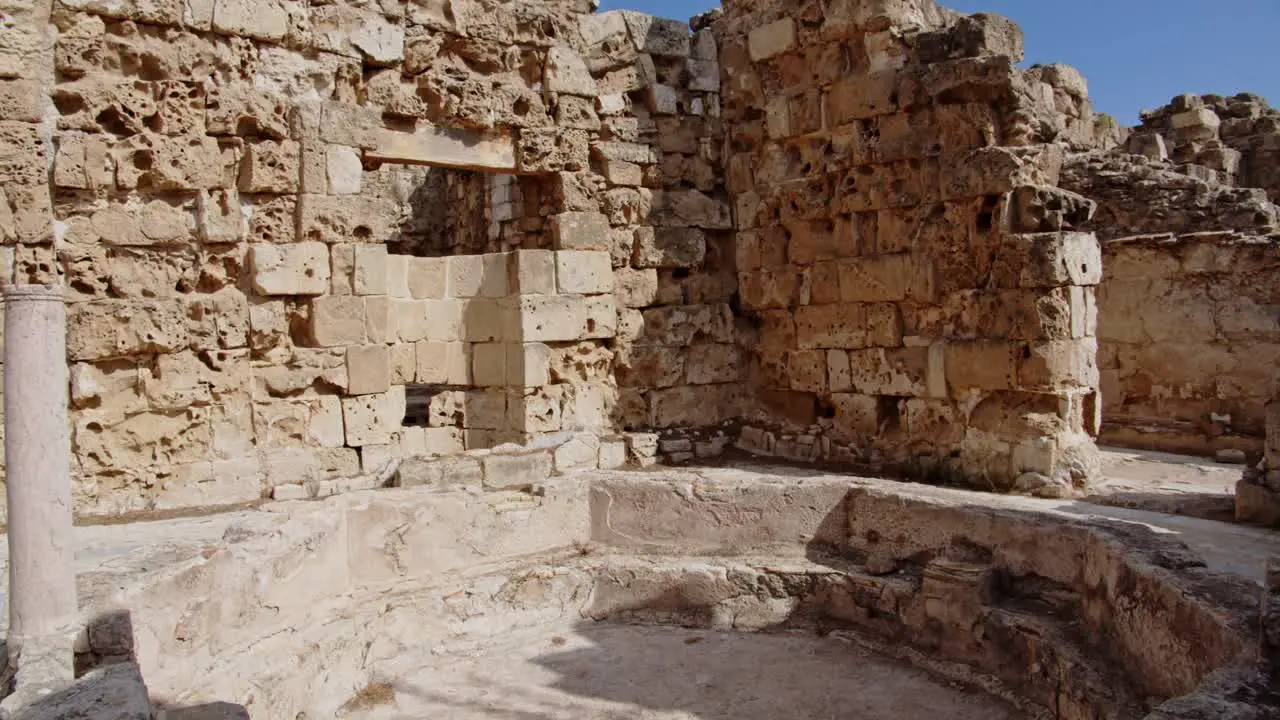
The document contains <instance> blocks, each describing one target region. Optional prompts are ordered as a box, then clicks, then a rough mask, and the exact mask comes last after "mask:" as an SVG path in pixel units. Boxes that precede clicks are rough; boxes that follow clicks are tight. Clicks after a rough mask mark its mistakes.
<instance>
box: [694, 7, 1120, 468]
mask: <svg viewBox="0 0 1280 720" xmlns="http://www.w3.org/2000/svg"><path fill="white" fill-rule="evenodd" d="M715 28H716V32H717V36H718V38H719V40H720V43H721V62H722V63H723V64H724V66H725V77H726V82H727V87H726V88H725V89H724V104H725V107H724V116H725V121H726V122H727V124H728V127H727V132H728V145H729V150H730V152H731V155H730V157H729V167H728V173H729V175H728V179H729V187H730V190H731V191H732V192H733V194H734V198H735V203H736V210H737V218H738V227H739V234H738V238H737V242H738V270H739V273H740V284H741V289H740V297H741V305H742V309H743V311H744V313H745V314H746V315H747V316H748V317H749V318H751V320H752V321H753V322H754V323H755V326H756V330H755V336H754V337H753V339H752V340H751V342H749V343H747V344H748V345H749V346H750V347H751V348H752V350H753V352H752V364H751V371H752V375H751V378H750V383H751V388H752V390H753V400H754V405H753V406H752V408H751V415H750V416H749V420H755V421H758V422H761V423H764V424H770V423H781V424H783V426H784V427H783V428H782V429H781V431H782V432H787V431H793V432H795V431H799V432H804V431H805V429H807V428H809V427H810V426H814V427H817V428H819V429H821V430H822V432H824V433H826V434H828V435H830V436H831V438H829V439H835V440H836V441H838V442H840V443H849V444H850V445H851V446H852V447H853V454H854V455H857V456H861V457H864V458H871V459H873V460H874V459H876V458H882V459H885V460H888V461H890V462H893V463H897V464H902V465H907V466H911V465H913V464H914V465H918V466H924V468H925V469H928V470H929V471H941V472H942V473H943V474H950V475H953V476H955V475H959V476H963V477H966V478H968V479H976V478H984V479H985V480H986V481H987V482H990V483H993V484H996V485H998V486H1005V487H1007V486H1009V485H1012V484H1013V482H1014V480H1015V478H1019V477H1020V476H1025V477H1024V483H1025V482H1030V483H1032V484H1033V485H1049V484H1053V485H1057V486H1060V487H1066V488H1068V489H1069V488H1070V486H1071V484H1072V483H1073V482H1079V481H1080V480H1082V479H1083V478H1084V477H1086V476H1087V475H1088V474H1089V472H1090V468H1091V466H1092V463H1093V451H1094V446H1093V441H1092V438H1091V435H1092V434H1093V433H1095V432H1096V430H1097V426H1098V410H1099V405H1098V402H1097V385H1098V376H1097V366H1096V362H1095V356H1096V340H1095V339H1094V318H1095V307H1096V306H1095V303H1094V288H1093V286H1094V285H1096V284H1097V282H1098V281H1099V280H1100V279H1101V272H1102V267H1101V265H1102V263H1101V256H1100V250H1099V246H1098V243H1097V241H1096V239H1095V238H1094V237H1093V236H1092V235H1090V234H1087V233H1080V232H1074V231H1070V222H1069V220H1070V218H1069V217H1066V216H1067V215H1069V214H1070V213H1067V212H1064V210H1063V207H1064V206H1066V205H1069V204H1070V199H1069V198H1068V197H1067V194H1066V193H1063V192H1061V191H1059V190H1057V189H1056V185H1057V184H1058V180H1059V173H1060V170H1061V166H1062V162H1063V149H1062V148H1063V145H1061V144H1060V143H1063V142H1065V141H1067V140H1068V139H1069V138H1071V137H1074V136H1075V135H1084V134H1087V135H1089V136H1090V137H1092V132H1093V122H1092V117H1091V114H1089V113H1084V114H1085V115H1088V116H1089V117H1088V120H1087V121H1085V120H1083V116H1082V111H1081V103H1080V97H1081V96H1082V95H1083V92H1082V87H1081V83H1073V82H1072V81H1071V80H1072V78H1073V77H1074V78H1078V77H1079V76H1078V74H1075V75H1074V76H1072V75H1071V74H1070V73H1068V72H1065V71H1062V72H1046V71H1045V70H1044V69H1043V68H1042V69H1037V70H1036V71H1034V72H1030V73H1028V72H1024V71H1022V70H1019V69H1018V68H1017V66H1016V63H1017V62H1018V61H1019V60H1020V59H1021V58H1022V36H1021V32H1020V31H1019V30H1018V28H1017V27H1016V26H1015V25H1013V24H1012V23H1010V22H1008V21H1007V20H1004V19H1002V18H997V17H994V16H987V15H976V16H967V17H966V16H956V15H954V14H952V13H949V12H947V11H944V10H942V9H941V8H939V7H938V6H936V5H935V4H933V3H931V2H887V1H881V2H838V1H837V2H826V3H819V2H807V3H800V4H786V3H769V2H748V1H747V0H737V1H734V2H726V3H725V14H724V17H723V18H722V19H720V20H719V21H717V23H716V25H715ZM1084 108H1085V109H1086V110H1087V105H1085V106H1084ZM1073 113H1074V114H1075V116H1076V117H1073ZM771 436H772V434H763V435H760V434H758V435H756V437H757V438H765V439H766V440H767V439H768V438H769V437H771ZM809 442H812V440H810V441H809ZM764 445H765V447H764V448H763V449H764V450H765V451H770V450H772V449H773V448H770V447H769V445H770V443H768V442H767V441H766V442H765V443H764ZM775 447H776V444H775ZM806 447H807V446H806ZM1028 474H1029V475H1028Z"/></svg>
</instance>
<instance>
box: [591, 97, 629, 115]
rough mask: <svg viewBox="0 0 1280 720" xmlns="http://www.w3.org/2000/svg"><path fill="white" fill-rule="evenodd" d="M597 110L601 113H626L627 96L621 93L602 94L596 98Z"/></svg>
mask: <svg viewBox="0 0 1280 720" xmlns="http://www.w3.org/2000/svg"><path fill="white" fill-rule="evenodd" d="M596 110H597V112H599V114H601V115H605V116H614V115H624V114H626V112H627V96H626V95H623V94H621V93H615V94H613V95H601V96H600V97H598V98H596Z"/></svg>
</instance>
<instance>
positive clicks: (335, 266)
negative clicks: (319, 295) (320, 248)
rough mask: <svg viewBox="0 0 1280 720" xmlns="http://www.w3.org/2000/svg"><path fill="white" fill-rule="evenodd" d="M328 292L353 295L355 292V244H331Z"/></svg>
mask: <svg viewBox="0 0 1280 720" xmlns="http://www.w3.org/2000/svg"><path fill="white" fill-rule="evenodd" d="M329 267H330V273H331V277H330V278H329V293H330V294H332V295H353V294H354V293H355V273H356V246H354V245H331V246H330V248H329Z"/></svg>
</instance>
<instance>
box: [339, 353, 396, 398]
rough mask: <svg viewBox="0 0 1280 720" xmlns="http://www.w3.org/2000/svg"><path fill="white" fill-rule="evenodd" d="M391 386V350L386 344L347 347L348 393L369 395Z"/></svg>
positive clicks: (384, 390) (383, 390)
mask: <svg viewBox="0 0 1280 720" xmlns="http://www.w3.org/2000/svg"><path fill="white" fill-rule="evenodd" d="M390 387H391V352H390V350H388V348H387V346H386V345H381V344H379V345H353V346H351V347H348V348H347V393H348V394H351V395H369V394H372V393H383V392H386V391H387V390H388V389H389V388H390Z"/></svg>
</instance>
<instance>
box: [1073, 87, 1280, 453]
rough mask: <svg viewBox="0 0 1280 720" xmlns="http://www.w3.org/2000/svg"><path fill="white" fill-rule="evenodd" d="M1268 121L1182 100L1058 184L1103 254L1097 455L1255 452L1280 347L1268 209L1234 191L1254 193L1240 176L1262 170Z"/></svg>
mask: <svg viewBox="0 0 1280 720" xmlns="http://www.w3.org/2000/svg"><path fill="white" fill-rule="evenodd" d="M1273 115H1274V111H1271V110H1270V109H1269V108H1267V107H1266V104H1265V103H1264V102H1262V101H1261V100H1259V99H1258V98H1255V97H1252V96H1241V97H1238V98H1233V99H1231V100H1223V99H1221V98H1217V99H1214V98H1212V97H1205V98H1196V97H1193V96H1183V97H1180V98H1176V99H1175V100H1174V103H1173V104H1172V105H1170V106H1169V107H1166V108H1162V109H1160V110H1157V111H1153V112H1150V113H1147V114H1145V115H1144V118H1143V125H1142V126H1141V127H1138V128H1134V129H1133V131H1132V134H1131V136H1130V137H1129V139H1128V141H1127V142H1126V143H1125V144H1124V145H1121V146H1118V147H1116V148H1113V149H1111V150H1109V151H1097V150H1094V151H1090V152H1081V153H1077V154H1072V155H1070V156H1069V157H1068V159H1067V162H1066V166H1065V168H1064V171H1063V174H1062V182H1063V185H1064V186H1065V187H1067V188H1069V189H1071V190H1073V191H1075V192H1076V193H1079V194H1080V195H1082V196H1085V197H1087V198H1089V199H1090V200H1093V201H1096V203H1097V206H1098V207H1097V212H1096V214H1095V215H1094V216H1093V217H1092V218H1091V219H1086V218H1084V217H1083V216H1082V217H1081V218H1080V220H1081V222H1080V223H1079V224H1080V227H1082V228H1086V229H1089V230H1093V231H1095V232H1096V233H1097V234H1098V236H1099V237H1100V238H1101V239H1102V243H1103V256H1104V262H1103V268H1104V278H1103V282H1102V286H1101V287H1100V288H1099V291H1098V313H1099V320H1098V324H1099V345H1100V346H1099V364H1100V367H1101V370H1102V390H1103V417H1104V424H1103V437H1104V438H1105V440H1106V441H1107V442H1109V443H1114V444H1119V445H1124V446H1130V447H1138V448H1148V449H1162V450H1170V451H1176V452H1191V453H1195V454H1202V455H1213V454H1214V453H1215V452H1216V451H1222V450H1240V449H1244V450H1248V451H1249V452H1251V453H1255V452H1256V451H1258V450H1260V449H1261V446H1262V439H1263V435H1264V423H1263V415H1264V412H1263V406H1264V405H1265V404H1266V403H1267V402H1268V401H1269V400H1271V399H1272V398H1273V397H1275V380H1274V376H1275V361H1276V350H1277V345H1276V341H1277V339H1278V338H1280V313H1278V312H1277V310H1276V308H1277V307H1278V306H1280V305H1278V304H1277V299H1278V298H1280V296H1277V295H1276V293H1275V292H1274V290H1273V287H1274V286H1275V284H1276V281H1277V279H1280V276H1278V275H1277V268H1278V267H1280V266H1278V265H1277V263H1276V260H1277V253H1280V244H1278V243H1280V206H1277V205H1275V204H1274V203H1273V202H1271V199H1270V198H1269V197H1268V192H1267V190H1265V189H1263V188H1262V187H1247V186H1244V185H1248V184H1249V183H1254V182H1265V172H1263V174H1261V175H1259V174H1256V173H1255V174H1250V172H1247V171H1246V170H1245V168H1246V166H1248V167H1251V168H1256V167H1257V165H1256V163H1257V162H1264V163H1265V162H1269V161H1268V160H1267V158H1268V155H1267V151H1266V149H1265V148H1266V147H1267V146H1268V143H1269V142H1271V141H1270V140H1268V139H1267V138H1268V137H1271V135H1270V134H1269V132H1268V130H1267V128H1268V127H1270V126H1269V125H1268V118H1270V117H1272V116H1273ZM1233 144H1234V145H1235V146H1238V147H1239V148H1240V149H1239V150H1237V149H1235V147H1233ZM1245 158H1250V160H1249V162H1248V163H1245V162H1244V159H1245ZM1238 185H1239V186H1238Z"/></svg>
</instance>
